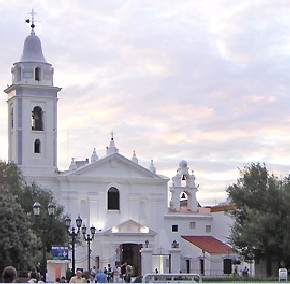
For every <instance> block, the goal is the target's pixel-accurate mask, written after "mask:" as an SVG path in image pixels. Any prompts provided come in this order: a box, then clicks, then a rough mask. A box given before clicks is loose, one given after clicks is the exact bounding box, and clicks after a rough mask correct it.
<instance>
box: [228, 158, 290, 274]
mask: <svg viewBox="0 0 290 284" xmlns="http://www.w3.org/2000/svg"><path fill="white" fill-rule="evenodd" d="M289 181H290V179H289V177H287V178H284V179H278V178H277V177H275V176H274V175H273V174H269V173H268V170H267V167H266V165H261V164H259V163H257V164H255V163H252V164H251V165H248V166H245V167H244V168H243V169H241V170H240V178H239V179H238V180H237V183H235V184H233V185H232V186H229V187H228V189H227V192H228V194H229V196H230V197H231V199H232V200H233V202H234V203H236V205H237V209H236V210H235V211H234V212H233V216H234V218H235V221H236V222H235V224H234V226H233V227H232V230H231V237H230V238H231V241H232V243H233V244H234V246H236V248H237V249H238V250H239V251H240V252H241V254H242V255H244V257H245V259H246V260H251V259H253V258H254V259H255V260H256V261H259V260H265V261H266V264H267V274H268V275H271V270H272V269H271V265H272V262H273V261H277V262H280V261H283V262H285V263H290V262H289V260H290V259H289V255H290V245H289V243H288V240H289V237H290V218H289V216H290V183H289Z"/></svg>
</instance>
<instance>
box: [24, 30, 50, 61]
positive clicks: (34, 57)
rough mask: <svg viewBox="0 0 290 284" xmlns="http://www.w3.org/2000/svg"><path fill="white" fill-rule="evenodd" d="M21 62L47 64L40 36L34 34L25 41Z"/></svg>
mask: <svg viewBox="0 0 290 284" xmlns="http://www.w3.org/2000/svg"><path fill="white" fill-rule="evenodd" d="M20 61H21V62H27V61H32V62H43V63H46V60H45V58H44V56H43V54H42V48H41V41H40V39H39V37H38V36H36V35H35V34H34V33H31V35H29V36H27V37H26V39H25V41H24V47H23V53H22V57H21V60H20Z"/></svg>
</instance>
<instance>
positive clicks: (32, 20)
mask: <svg viewBox="0 0 290 284" xmlns="http://www.w3.org/2000/svg"><path fill="white" fill-rule="evenodd" d="M28 14H29V15H31V20H30V19H27V20H25V22H26V23H31V34H35V33H34V28H35V24H34V16H35V15H36V14H37V13H35V12H34V10H33V9H32V11H31V12H30V13H28Z"/></svg>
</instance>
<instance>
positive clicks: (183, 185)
mask: <svg viewBox="0 0 290 284" xmlns="http://www.w3.org/2000/svg"><path fill="white" fill-rule="evenodd" d="M197 189H198V186H196V185H195V176H194V174H193V171H192V174H189V173H188V166H187V162H186V161H184V160H182V161H180V162H179V168H178V170H177V174H176V175H175V176H174V177H173V178H172V186H171V187H170V188H169V190H170V192H171V200H170V209H171V210H173V211H180V199H181V196H184V197H187V204H186V208H187V210H190V211H197V207H198V202H197V200H196V192H197Z"/></svg>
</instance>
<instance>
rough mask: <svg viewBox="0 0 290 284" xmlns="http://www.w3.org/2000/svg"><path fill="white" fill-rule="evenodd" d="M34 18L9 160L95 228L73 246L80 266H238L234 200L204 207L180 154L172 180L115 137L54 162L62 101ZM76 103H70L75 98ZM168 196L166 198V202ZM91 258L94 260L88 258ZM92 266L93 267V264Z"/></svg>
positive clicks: (16, 77)
mask: <svg viewBox="0 0 290 284" xmlns="http://www.w3.org/2000/svg"><path fill="white" fill-rule="evenodd" d="M34 29H35V26H34V24H33V25H32V30H31V34H29V35H28V36H27V37H26V39H25V41H24V48H23V53H22V56H21V58H20V60H19V61H17V62H15V63H14V64H13V66H12V69H11V73H12V83H11V85H9V86H8V87H7V88H6V90H5V93H6V94H7V96H8V101H7V103H8V141H9V150H8V159H9V161H13V162H15V163H16V164H17V165H18V166H19V167H20V169H21V171H22V173H23V176H24V177H25V179H26V180H27V181H30V182H33V181H35V182H36V183H37V184H39V185H41V186H44V187H47V188H49V189H51V190H52V191H53V194H54V197H55V200H56V202H57V203H59V204H61V205H63V206H64V208H65V212H66V213H67V214H69V215H70V216H71V219H72V220H76V219H77V218H78V216H80V217H81V218H82V220H83V223H84V224H86V226H87V228H89V227H90V226H91V225H94V226H95V228H96V233H95V235H94V239H93V240H92V241H91V244H90V249H91V252H90V255H89V256H88V253H87V246H86V242H85V241H84V240H83V245H82V246H77V247H76V267H79V268H83V270H84V271H86V270H89V269H90V268H92V267H93V266H96V267H100V268H104V267H105V266H107V265H108V264H111V266H115V264H121V263H124V262H126V263H128V264H130V265H132V266H133V270H134V275H135V276H138V275H144V274H146V273H152V272H154V270H155V268H157V270H158V271H159V273H179V272H182V273H199V274H202V275H224V274H231V273H233V269H232V268H233V263H234V262H233V261H235V260H237V257H238V256H237V253H236V252H235V251H234V250H232V248H231V247H230V246H229V245H228V244H227V242H228V236H229V233H230V225H231V224H232V222H233V221H232V219H231V218H230V217H229V215H228V214H227V212H228V210H231V209H233V208H232V205H231V204H230V202H226V203H225V204H222V205H220V206H214V207H201V206H200V205H199V203H198V200H197V199H196V192H197V190H198V185H197V184H196V181H195V178H196V177H195V175H194V172H193V170H192V171H190V169H189V166H188V164H187V162H186V161H184V160H182V161H180V162H179V164H178V161H177V174H176V175H175V176H173V177H172V178H171V179H169V178H167V177H165V176H162V175H159V174H158V172H157V170H156V168H155V166H154V163H153V161H151V164H150V165H149V167H148V168H145V167H143V166H141V165H139V163H138V158H137V155H136V153H135V151H133V155H132V157H131V158H126V157H125V156H123V155H122V154H121V153H120V152H119V149H118V148H117V147H116V145H115V140H114V137H113V135H112V136H111V137H110V141H109V145H108V147H107V149H106V154H105V156H103V157H99V156H98V154H97V153H96V150H95V149H94V150H93V151H92V153H91V159H86V160H84V161H77V160H75V159H72V161H71V164H70V166H69V169H67V170H66V171H63V172H61V171H59V170H58V167H57V100H58V93H59V92H60V91H61V88H59V87H56V86H54V85H53V75H54V68H53V66H52V65H51V64H50V63H48V62H47V61H46V59H45V57H44V56H43V53H42V47H41V41H40V39H39V37H38V36H37V35H36V34H35V30H34ZM72 103H73V102H72ZM168 201H169V202H168ZM88 257H90V262H88ZM89 265H90V267H88V266H89Z"/></svg>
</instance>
